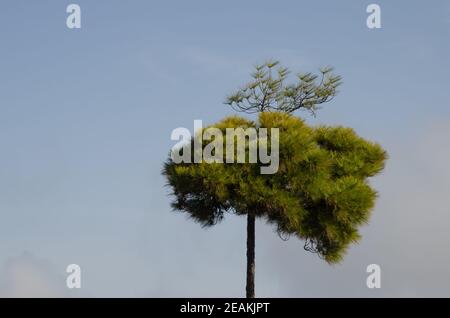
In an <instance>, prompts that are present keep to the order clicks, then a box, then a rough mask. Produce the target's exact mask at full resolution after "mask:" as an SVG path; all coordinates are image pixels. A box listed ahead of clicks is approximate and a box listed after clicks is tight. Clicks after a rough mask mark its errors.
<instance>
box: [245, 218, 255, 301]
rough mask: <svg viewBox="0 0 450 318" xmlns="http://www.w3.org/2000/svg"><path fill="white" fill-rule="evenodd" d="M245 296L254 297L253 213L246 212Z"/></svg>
mask: <svg viewBox="0 0 450 318" xmlns="http://www.w3.org/2000/svg"><path fill="white" fill-rule="evenodd" d="M246 295H247V298H255V215H254V214H253V213H248V214H247V287H246Z"/></svg>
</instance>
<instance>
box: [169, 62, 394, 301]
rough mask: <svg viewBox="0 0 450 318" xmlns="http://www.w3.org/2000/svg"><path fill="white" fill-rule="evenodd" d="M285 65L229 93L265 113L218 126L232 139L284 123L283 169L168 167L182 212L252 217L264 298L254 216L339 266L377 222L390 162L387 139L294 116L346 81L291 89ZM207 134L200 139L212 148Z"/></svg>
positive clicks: (251, 265)
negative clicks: (379, 187)
mask: <svg viewBox="0 0 450 318" xmlns="http://www.w3.org/2000/svg"><path fill="white" fill-rule="evenodd" d="M277 65H278V62H267V63H265V64H263V65H261V66H257V67H256V70H255V73H253V75H252V77H253V79H252V82H250V83H249V84H248V85H246V86H245V87H244V88H242V89H239V90H238V92H237V93H235V94H233V95H231V96H230V97H229V98H228V99H227V102H226V103H227V104H229V105H231V106H232V107H233V108H234V109H235V110H238V111H242V112H246V113H259V114H258V119H257V120H256V121H252V120H249V119H246V118H243V117H238V116H231V117H228V118H225V119H223V120H222V121H220V122H218V123H216V124H214V125H212V126H211V127H214V128H218V129H220V130H221V131H222V132H223V133H224V135H225V131H226V128H239V127H240V128H244V129H245V128H248V127H254V128H255V129H260V128H267V129H268V132H269V133H270V128H278V130H279V168H278V171H277V173H275V174H261V173H260V167H261V166H263V164H262V163H261V162H257V163H253V164H252V163H248V164H239V163H225V164H221V163H207V162H204V161H203V162H199V163H178V164H176V163H174V162H173V161H172V159H171V158H169V159H168V160H167V161H166V162H165V165H164V170H163V174H164V175H165V176H166V178H167V181H168V185H169V186H170V187H171V189H172V190H173V196H174V201H173V202H172V206H173V208H174V209H175V210H179V211H185V212H187V213H189V215H190V217H191V218H192V219H194V220H195V221H197V222H199V223H200V224H201V225H203V226H212V225H215V224H217V223H218V222H219V221H221V220H222V219H223V217H224V215H225V214H226V213H234V214H237V215H246V216H247V287H246V296H247V297H248V298H252V297H254V296H255V292H254V274H255V219H256V218H257V217H258V218H261V219H265V220H266V221H267V222H269V223H271V224H273V225H274V226H275V228H276V229H277V231H278V233H279V235H280V237H282V238H284V239H285V238H287V237H289V236H296V237H297V238H299V239H301V240H303V241H304V249H305V250H307V251H310V252H314V253H317V254H318V255H319V256H320V257H321V258H323V259H324V260H325V261H326V262H328V263H337V262H339V261H341V260H342V258H343V256H344V254H345V251H346V249H347V248H348V246H349V245H350V244H351V243H355V242H357V241H358V240H359V239H360V235H359V233H358V227H359V226H360V225H362V224H365V223H367V222H368V220H369V217H370V213H371V210H372V208H373V206H374V203H375V199H376V196H377V194H376V191H375V190H373V189H372V188H371V187H370V185H369V183H368V178H369V177H372V176H374V175H376V174H377V173H379V172H380V171H381V170H382V169H383V168H384V163H385V160H386V158H387V155H386V152H385V151H384V150H383V149H382V148H381V147H380V146H379V145H378V144H376V143H373V142H370V141H367V140H364V139H363V138H361V137H359V136H358V135H357V134H356V133H355V132H354V131H353V130H352V129H351V128H345V127H340V126H338V127H329V126H317V127H312V126H309V125H308V124H307V123H306V122H305V121H304V120H303V119H301V118H299V117H296V116H294V115H293V114H292V113H293V112H294V111H296V110H299V109H305V110H308V111H310V112H312V113H313V114H315V113H316V111H317V109H318V107H319V105H320V104H322V103H325V102H328V101H330V100H331V99H333V98H334V96H336V94H337V87H338V86H339V85H340V83H341V78H340V77H339V76H335V75H333V74H332V70H331V69H330V68H326V69H323V70H321V72H320V73H321V75H320V76H316V75H313V74H311V73H307V74H300V75H298V81H297V83H295V84H289V85H287V84H285V82H286V78H287V75H288V73H289V72H288V70H287V69H286V68H283V67H278V68H276V66H277ZM202 134H203V132H202V131H199V132H197V134H196V135H195V136H194V138H199V140H200V142H201V143H202V147H205V146H206V145H207V144H208V142H205V141H204V140H203V139H202V138H201V137H202ZM194 138H193V139H194ZM268 138H269V136H268ZM193 142H194V141H193V140H192V143H193ZM221 142H223V144H224V145H225V144H226V142H227V141H226V139H225V138H224V139H223V140H222V141H221ZM233 142H235V141H234V140H233ZM247 146H248V144H247ZM269 147H270V145H269ZM246 151H247V155H248V147H247V148H246Z"/></svg>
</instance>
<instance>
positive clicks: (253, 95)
mask: <svg viewBox="0 0 450 318" xmlns="http://www.w3.org/2000/svg"><path fill="white" fill-rule="evenodd" d="M278 65H279V62H278V61H273V62H266V63H264V64H262V65H258V66H256V67H255V71H254V73H253V74H252V81H251V82H250V83H248V84H247V85H245V86H244V87H243V88H241V89H239V90H238V91H237V92H236V93H234V94H232V95H230V96H229V97H228V98H227V100H226V102H225V103H226V104H228V105H230V106H231V107H232V108H233V109H234V110H237V111H240V112H246V113H259V112H264V111H270V110H276V111H283V112H287V113H292V112H294V111H296V110H298V109H306V110H309V111H310V112H312V113H313V114H315V111H316V110H317V109H318V105H319V104H323V103H326V102H328V101H330V100H332V99H333V98H334V96H336V94H337V88H338V86H339V85H341V83H342V79H341V77H340V76H338V75H333V73H332V71H333V69H332V68H330V67H327V68H323V69H321V70H320V75H315V74H312V73H300V74H298V75H297V82H296V83H292V84H286V79H287V76H288V74H289V70H288V69H287V68H285V67H282V66H279V67H278V68H276V67H277V66H278Z"/></svg>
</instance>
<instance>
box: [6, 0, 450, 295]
mask: <svg viewBox="0 0 450 318" xmlns="http://www.w3.org/2000/svg"><path fill="white" fill-rule="evenodd" d="M74 2H75V3H77V4H79V5H80V7H81V10H82V28H81V29H79V30H69V29H68V28H67V27H66V24H65V21H66V17H67V14H66V10H65V9H66V6H67V5H68V4H69V3H70V2H66V1H56V0H55V1H39V2H37V1H36V2H32V3H31V2H29V1H12V0H8V1H3V2H2V4H1V10H0V84H1V86H0V149H1V152H0V154H1V155H0V216H1V222H0V238H1V241H2V244H1V246H0V266H1V264H4V266H3V269H0V294H3V295H10V294H13V291H15V292H16V293H18V294H20V293H21V291H22V289H24V290H25V291H24V292H23V293H24V294H26V290H27V288H28V287H29V286H28V287H27V286H25V287H24V286H21V285H20V284H19V283H17V281H19V282H22V281H23V280H21V279H20V277H21V276H20V275H22V274H21V273H22V272H25V274H24V275H34V276H37V277H39V279H37V281H38V283H36V284H42V285H43V287H42V290H47V291H48V290H50V291H53V290H54V291H55V293H56V294H61V295H64V296H73V295H75V296H76V295H80V294H81V295H87V296H94V297H95V296H126V297H127V296H153V297H157V296H242V294H243V291H244V279H243V278H244V276H245V263H244V261H245V259H244V256H245V250H244V248H245V220H244V219H242V218H238V217H235V216H230V217H229V218H228V219H227V220H226V221H225V222H224V223H223V224H220V225H218V226H217V227H216V228H213V229H210V230H204V229H201V228H200V227H199V226H198V225H197V224H193V223H192V222H191V221H189V220H188V219H187V218H186V217H185V215H183V214H179V213H174V212H171V211H170V207H169V203H170V197H168V193H169V191H168V189H167V188H165V187H164V183H165V181H164V179H163V177H162V176H161V174H160V172H161V168H162V163H163V161H164V160H165V159H166V157H167V154H168V151H169V149H170V148H171V146H172V145H173V141H171V140H170V133H171V131H172V130H173V129H174V128H177V127H187V128H189V129H192V128H193V127H192V125H193V121H194V119H202V120H203V121H204V122H205V123H212V122H214V121H217V120H219V119H220V118H222V117H224V116H226V115H230V114H232V113H233V112H232V110H231V109H229V108H227V106H225V105H223V100H224V98H225V96H226V95H227V94H228V93H230V92H231V91H233V90H234V89H235V88H237V87H239V86H240V85H241V84H243V83H245V81H246V80H247V79H248V74H249V73H250V72H251V70H252V66H253V65H254V64H256V63H259V62H263V61H265V60H267V59H270V58H275V59H279V60H281V62H282V63H283V64H285V65H286V66H288V67H290V68H292V70H293V71H294V72H296V71H300V70H301V71H315V70H317V69H318V68H319V67H321V66H326V65H332V66H334V67H335V68H336V72H337V73H339V74H341V75H342V76H343V78H344V84H343V86H342V88H341V93H340V94H339V96H338V97H337V98H336V99H335V100H334V101H333V102H331V103H329V104H326V105H324V108H323V109H322V110H321V111H320V112H319V113H318V116H317V118H311V117H309V115H308V114H306V113H298V115H300V116H302V117H306V118H308V121H310V122H311V123H312V124H319V123H320V124H332V125H335V124H340V125H345V126H351V127H353V128H355V130H356V131H357V132H358V133H359V134H361V135H362V136H364V137H366V138H369V139H371V140H375V141H378V142H380V143H381V144H382V145H383V146H384V147H385V148H386V149H387V150H388V152H389V154H390V160H389V162H388V165H387V168H386V170H385V171H384V173H383V175H381V176H379V177H377V178H375V179H374V180H373V184H374V185H375V187H376V188H377V190H378V191H379V193H380V199H379V201H378V204H377V207H376V209H375V211H374V214H373V218H372V221H371V223H370V224H369V225H368V226H366V227H364V229H363V240H362V242H361V243H360V244H359V245H357V246H355V247H353V248H351V249H350V251H349V253H348V256H347V258H346V260H345V261H344V262H343V264H341V265H338V266H333V267H330V266H328V265H326V264H323V263H322V262H321V260H319V259H318V258H317V257H316V256H315V255H310V254H308V253H306V252H304V251H303V249H302V246H303V245H302V243H301V242H298V241H295V240H291V241H289V242H282V241H280V240H279V238H278V236H277V235H276V234H275V233H274V232H273V229H272V228H271V227H270V226H268V225H265V224H263V223H259V224H258V229H257V280H256V283H257V285H256V292H257V295H260V296H294V297H295V296H300V297H304V296H355V295H356V296H417V295H419V296H432V295H438V296H449V295H450V288H449V287H447V286H445V284H443V283H442V281H443V280H444V281H445V279H444V278H450V270H449V269H448V268H446V267H448V266H447V265H448V262H449V261H450V253H447V252H446V250H448V248H447V246H446V245H445V244H444V242H448V240H449V239H450V235H449V234H448V232H449V231H448V230H449V227H450V216H449V215H448V208H447V210H445V207H446V206H447V207H448V203H450V202H449V198H448V193H449V191H450V188H449V186H448V178H447V176H448V177H450V168H449V167H448V160H447V159H450V150H449V149H450V147H449V146H450V144H449V141H448V139H449V136H450V128H449V127H450V126H449V124H450V110H449V108H448V103H449V100H450V90H449V82H450V81H449V71H450V60H449V58H448V57H449V56H450V41H449V31H450V3H449V2H448V1H434V2H433V5H430V4H428V3H427V2H425V1H396V2H392V1H372V2H375V3H378V4H379V5H380V6H381V10H382V28H381V29H377V30H370V29H368V28H367V27H366V18H367V13H366V6H367V5H368V4H369V3H371V2H370V1H358V2H356V1H349V0H347V1H339V2H337V1H314V2H312V1H277V2H274V1H245V2H243V1H226V2H225V1H222V2H218V1H214V2H213V1H138V0H133V1H128V2H124V1H104V0H96V1H87V0H85V1H81V0H80V1H74ZM416 233H417V234H416ZM418 233H420V234H418ZM422 245H424V246H423V248H422ZM24 263H25V264H27V266H22V265H20V264H24ZM70 263H77V264H80V266H81V268H82V271H83V274H82V280H83V288H82V289H81V290H80V291H77V292H74V291H68V290H66V289H65V288H64V286H63V287H61V284H62V285H64V284H65V282H64V279H65V272H64V270H65V266H67V265H68V264H70ZM370 263H379V264H380V265H381V266H382V270H383V273H385V274H383V275H385V276H383V277H386V282H385V283H384V284H383V287H382V288H381V289H380V290H368V289H367V288H366V287H365V277H366V273H365V268H366V266H367V265H368V264H370ZM14 264H19V265H20V266H18V268H19V269H20V270H15V269H14V268H15V267H14V266H15V265H14ZM43 264H44V265H43ZM23 268H25V269H23ZM29 273H32V274H29ZM14 275H16V276H17V277H18V278H17V279H16V278H15V277H16V276H14ZM34 276H33V277H34ZM16 285H18V286H16ZM25 285H26V284H25ZM39 291H40V289H39V288H37V291H36V292H37V293H39Z"/></svg>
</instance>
